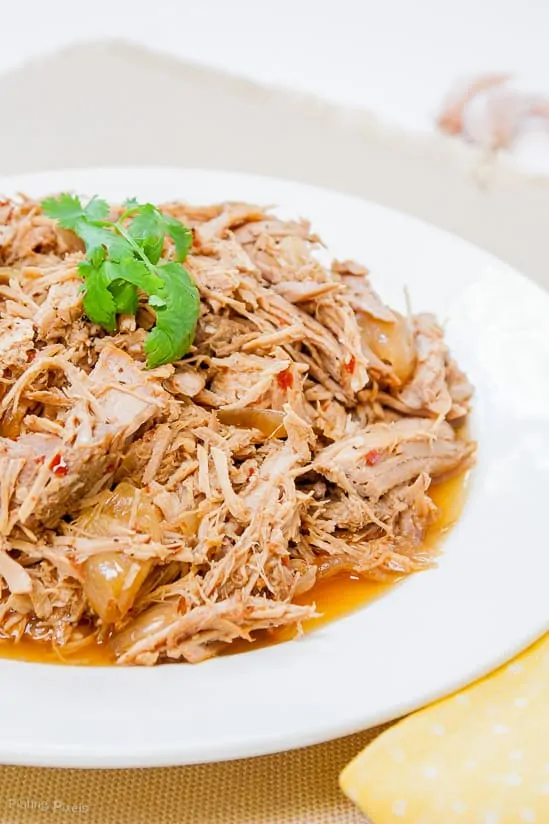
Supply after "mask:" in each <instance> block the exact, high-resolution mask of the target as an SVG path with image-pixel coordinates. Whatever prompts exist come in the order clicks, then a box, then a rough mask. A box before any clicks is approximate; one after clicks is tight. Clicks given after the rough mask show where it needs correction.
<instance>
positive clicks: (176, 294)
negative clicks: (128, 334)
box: [145, 263, 200, 368]
mask: <svg viewBox="0 0 549 824" xmlns="http://www.w3.org/2000/svg"><path fill="white" fill-rule="evenodd" d="M157 271H158V273H159V275H160V276H161V278H162V279H163V281H164V283H163V286H162V288H161V289H160V291H159V292H158V293H157V294H158V296H159V297H160V298H162V299H163V300H165V302H166V305H165V306H159V305H158V304H157V305H156V306H155V311H156V326H155V327H154V329H153V330H152V331H151V332H150V333H149V335H148V336H147V340H146V341H145V352H146V353H147V366H149V367H150V368H153V367H155V366H160V365H161V364H163V363H171V362H172V361H176V360H179V359H180V358H182V357H183V355H185V354H186V353H187V352H188V351H189V347H190V346H191V344H192V342H193V338H194V333H195V329H196V322H197V320H198V314H199V311H200V296H199V294H198V290H197V288H196V286H195V285H194V283H193V281H192V279H191V276H190V275H189V273H188V272H187V270H186V269H185V268H184V267H183V266H181V264H179V263H164V264H162V265H161V266H158V267H157Z"/></svg>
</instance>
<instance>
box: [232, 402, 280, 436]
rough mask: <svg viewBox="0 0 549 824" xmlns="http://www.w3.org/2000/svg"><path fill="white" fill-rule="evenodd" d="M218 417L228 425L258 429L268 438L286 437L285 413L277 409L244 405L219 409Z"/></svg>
mask: <svg viewBox="0 0 549 824" xmlns="http://www.w3.org/2000/svg"><path fill="white" fill-rule="evenodd" d="M216 414H217V418H218V420H219V422H220V423H224V424H226V425H227V426H238V427H240V428H242V429H258V430H259V431H260V432H261V433H262V434H263V435H265V437H267V438H286V437H287V432H286V429H285V427H284V413H283V412H278V411H277V410H276V409H257V408H255V407H252V406H244V407H242V408H241V409H218V410H217V413H216Z"/></svg>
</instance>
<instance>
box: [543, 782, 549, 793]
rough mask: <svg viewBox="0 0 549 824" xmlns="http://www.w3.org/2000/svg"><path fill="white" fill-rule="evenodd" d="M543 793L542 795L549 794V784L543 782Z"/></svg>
mask: <svg viewBox="0 0 549 824" xmlns="http://www.w3.org/2000/svg"><path fill="white" fill-rule="evenodd" d="M541 794H542V795H549V784H542V785H541Z"/></svg>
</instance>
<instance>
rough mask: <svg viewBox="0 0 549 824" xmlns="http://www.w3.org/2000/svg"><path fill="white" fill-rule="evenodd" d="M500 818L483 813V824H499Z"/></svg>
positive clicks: (497, 815) (496, 814) (495, 814)
mask: <svg viewBox="0 0 549 824" xmlns="http://www.w3.org/2000/svg"><path fill="white" fill-rule="evenodd" d="M499 822H500V818H499V814H498V813H484V822H483V824H499Z"/></svg>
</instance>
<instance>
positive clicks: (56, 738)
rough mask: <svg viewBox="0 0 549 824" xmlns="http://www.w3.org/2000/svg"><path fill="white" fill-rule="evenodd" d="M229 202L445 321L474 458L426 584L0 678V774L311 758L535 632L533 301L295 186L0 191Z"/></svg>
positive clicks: (258, 182) (395, 298)
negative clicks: (194, 643)
mask: <svg viewBox="0 0 549 824" xmlns="http://www.w3.org/2000/svg"><path fill="white" fill-rule="evenodd" d="M67 189H74V190H76V191H78V192H81V193H86V194H95V193H97V194H100V195H102V196H104V197H106V198H108V199H114V200H116V199H121V198H124V197H127V196H134V195H135V196H137V197H139V198H142V199H145V198H146V199H149V200H151V201H162V200H166V199H171V198H180V199H185V200H189V201H193V202H198V203H209V202H212V201H218V200H223V199H232V200H235V199H242V200H249V201H255V202H259V203H276V204H280V205H282V206H283V207H284V210H283V212H284V213H285V214H288V215H293V216H299V215H301V216H306V217H308V218H310V219H311V220H312V223H313V226H314V228H315V229H316V230H318V232H319V233H320V235H321V236H322V237H323V239H324V240H325V241H326V243H327V244H328V246H329V248H330V251H331V252H332V253H333V255H334V256H335V257H339V258H340V259H341V258H350V257H351V258H356V259H357V260H360V261H362V262H364V263H365V264H366V265H367V266H369V267H370V269H371V271H372V275H373V279H374V283H375V285H376V287H377V288H378V290H379V291H380V293H381V295H382V297H383V298H384V299H386V300H387V301H388V302H389V303H392V304H394V305H396V306H398V305H400V306H402V305H403V287H404V286H407V287H408V289H409V291H410V295H411V297H412V301H413V306H414V308H415V309H416V310H419V309H422V310H424V309H428V310H433V311H435V312H436V313H437V314H438V316H439V317H440V318H441V319H443V320H447V333H448V340H449V342H450V344H451V346H452V348H453V350H454V352H455V354H456V355H457V357H458V359H459V362H460V364H461V365H462V366H463V367H464V368H465V370H466V371H467V373H468V375H469V376H470V378H471V379H472V380H473V382H474V383H475V385H476V387H477V394H476V399H475V408H474V416H473V431H474V435H475V436H476V437H477V438H478V440H479V444H480V449H479V455H478V465H477V467H476V469H475V471H474V473H473V480H472V484H471V490H470V494H469V499H468V501H467V504H466V507H465V511H464V513H463V516H462V518H461V520H460V522H459V524H458V525H457V526H456V527H455V529H454V530H453V531H452V533H451V535H450V536H449V538H448V540H447V541H446V543H445V546H444V555H443V557H442V558H441V560H440V563H439V565H438V567H437V569H435V570H433V571H429V572H426V573H422V574H420V575H416V576H412V577H411V578H409V579H408V580H407V581H406V582H405V583H404V584H403V585H402V586H400V587H397V588H396V589H394V590H393V591H392V592H390V593H389V594H388V595H387V596H386V597H384V598H382V599H381V600H379V601H377V602H375V603H373V604H370V605H369V606H367V607H366V608H364V609H362V610H359V611H358V612H356V613H354V614H353V615H351V616H349V617H346V618H344V619H341V620H339V621H335V622H333V623H331V624H329V625H328V626H325V627H323V628H322V629H319V630H317V631H316V632H314V633H311V634H310V635H308V636H306V637H305V638H304V639H303V640H300V641H298V642H290V643H286V644H281V645H279V646H275V647H271V648H266V649H260V650H256V651H252V652H249V653H245V654H242V655H236V656H231V657H224V658H219V659H216V660H212V661H207V662H205V663H203V664H199V665H197V666H189V665H172V666H161V667H157V668H151V669H146V668H143V669H140V668H130V669H123V668H77V667H62V666H49V665H44V664H30V663H20V662H16V661H7V660H0V706H1V707H2V730H1V733H0V760H1V761H3V762H8V763H18V764H29V765H52V766H79V767H126V766H157V765H168V764H188V763H192V762H200V761H218V760H222V759H228V758H238V757H242V756H253V755H259V754H263V753H268V752H275V751H280V750H285V749H289V748H292V747H300V746H304V745H307V744H313V743H316V742H319V741H324V740H327V739H329V738H333V737H336V736H340V735H345V734H346V733H351V732H354V731H356V730H360V729H364V728H366V727H368V726H370V725H373V724H377V723H380V722H383V721H387V720H389V719H391V718H395V717H397V716H399V715H402V714H403V713H405V712H408V711H410V710H413V709H415V708H417V707H419V706H421V705H423V704H426V703H427V702H429V701H432V700H433V699H435V698H438V697H440V696H442V695H444V694H447V693H449V692H451V691H453V690H454V689H456V688H457V687H460V686H462V685H464V684H466V683H467V682H469V681H471V680H472V679H474V678H476V677H477V676H480V675H482V674H484V673H485V672H487V671H488V670H490V669H492V668H493V667H495V666H496V665H498V664H500V663H501V662H502V661H504V660H505V659H507V658H509V657H510V656H512V655H513V654H515V653H516V652H518V651H519V650H520V649H521V648H523V647H524V646H526V645H527V644H528V643H529V642H531V641H533V640H534V639H535V638H536V636H538V635H540V634H541V633H543V632H544V631H545V630H547V629H549V598H548V596H547V581H548V580H549V546H548V538H547V526H546V523H545V515H546V514H547V507H548V492H549V483H548V482H549V335H548V333H547V327H548V319H549V299H548V296H547V295H546V294H545V293H544V292H542V291H541V290H540V289H538V288H537V287H536V286H535V285H533V284H532V283H531V282H530V281H528V280H526V279H525V278H523V277H521V276H520V275H518V274H517V273H516V272H514V271H513V270H512V269H510V268H509V267H508V266H506V265H505V264H503V263H501V262H500V261H498V260H496V259H494V258H493V257H491V256H490V255H488V254H487V253H485V252H482V251H480V250H478V249H476V248H474V247H473V246H470V245H469V244H467V243H465V242H463V241H462V240H459V239H458V238H456V237H453V236H452V235H450V234H446V233H444V232H442V231H439V230H438V229H435V228H433V227H431V226H428V225H426V224H424V223H422V222H420V221H418V220H415V219H413V218H410V217H407V216H405V215H401V214H397V213H395V212H392V211H389V210H387V209H384V208H382V207H380V206H376V205H374V204H372V203H367V202H365V201H363V200H360V199H358V198H354V197H349V196H346V195H342V194H337V193H335V192H330V191H324V190H322V189H317V188H312V187H309V186H304V185H301V184H297V183H291V182H286V181H280V180H269V179H267V178H260V177H249V176H246V175H238V174H226V173H221V172H211V171H195V170H191V171H187V170H181V169H95V170H81V171H64V172H62V171H60V172H51V173H47V174H41V175H33V176H29V177H19V178H17V179H5V180H4V181H0V191H3V192H5V193H10V194H11V193H14V192H16V191H24V192H27V193H29V194H32V195H35V196H41V195H44V194H47V193H50V192H54V191H59V190H67Z"/></svg>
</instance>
